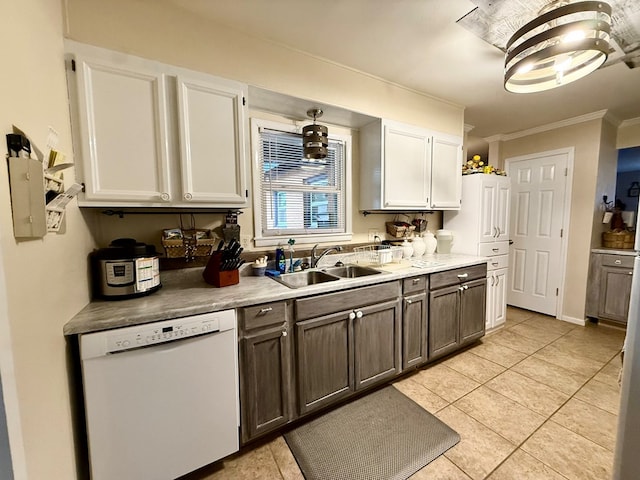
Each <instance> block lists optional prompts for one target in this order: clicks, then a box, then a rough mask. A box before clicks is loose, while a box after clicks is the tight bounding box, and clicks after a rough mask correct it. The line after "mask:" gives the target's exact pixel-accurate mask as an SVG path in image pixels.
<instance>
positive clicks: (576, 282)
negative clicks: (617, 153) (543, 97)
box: [500, 120, 615, 320]
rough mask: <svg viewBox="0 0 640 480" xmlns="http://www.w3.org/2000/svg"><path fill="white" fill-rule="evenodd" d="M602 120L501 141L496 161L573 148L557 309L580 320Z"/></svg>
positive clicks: (582, 316)
mask: <svg viewBox="0 0 640 480" xmlns="http://www.w3.org/2000/svg"><path fill="white" fill-rule="evenodd" d="M602 123H603V122H602V120H591V121H588V122H583V123H580V124H577V125H571V126H568V127H563V128H558V129H556V130H552V131H547V132H543V133H538V134H534V135H529V136H526V137H521V138H517V139H514V140H510V141H505V142H504V143H503V144H502V146H501V149H500V161H501V162H504V160H505V159H507V158H511V157H517V156H521V155H529V154H534V153H539V152H545V151H549V150H556V149H560V148H568V147H574V148H575V151H574V155H575V157H574V170H573V183H572V194H571V219H570V223H569V236H568V248H567V270H566V275H565V282H564V305H563V306H562V312H561V315H562V317H566V318H568V319H578V320H584V318H585V317H584V312H585V300H586V290H587V277H588V270H589V254H590V249H591V230H592V225H593V222H594V213H593V209H594V203H595V197H596V188H597V172H598V169H599V166H598V162H599V155H600V140H601V131H602ZM614 174H615V171H614ZM614 186H615V180H614Z"/></svg>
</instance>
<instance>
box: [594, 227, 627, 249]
mask: <svg viewBox="0 0 640 480" xmlns="http://www.w3.org/2000/svg"><path fill="white" fill-rule="evenodd" d="M634 240H635V235H634V234H633V233H631V232H628V231H626V230H622V231H619V232H616V231H613V232H604V233H603V234H602V245H603V246H604V247H605V248H633V243H634Z"/></svg>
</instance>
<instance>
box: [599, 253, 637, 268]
mask: <svg viewBox="0 0 640 480" xmlns="http://www.w3.org/2000/svg"><path fill="white" fill-rule="evenodd" d="M634 259H635V257H634V256H632V255H602V266H603V267H624V268H633V260H634Z"/></svg>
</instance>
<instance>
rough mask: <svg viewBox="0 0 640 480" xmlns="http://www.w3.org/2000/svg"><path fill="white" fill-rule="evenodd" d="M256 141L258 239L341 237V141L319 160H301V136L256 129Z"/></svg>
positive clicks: (342, 150)
mask: <svg viewBox="0 0 640 480" xmlns="http://www.w3.org/2000/svg"><path fill="white" fill-rule="evenodd" d="M259 142H260V143H259V154H258V157H259V158H258V174H259V175H260V186H259V188H260V192H259V195H260V199H261V217H262V218H261V220H262V222H261V223H262V236H264V237H271V236H278V235H285V236H287V235H288V236H292V235H300V234H319V235H322V234H328V233H344V232H345V191H344V190H345V188H344V178H345V145H344V142H342V141H340V140H335V139H331V138H330V139H329V147H328V155H327V157H326V158H323V159H320V160H319V159H306V158H303V154H302V136H301V135H300V134H294V133H289V132H282V131H278V130H272V129H268V128H265V127H261V128H260V129H259ZM256 193H257V192H256Z"/></svg>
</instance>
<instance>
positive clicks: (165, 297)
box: [63, 254, 488, 335]
mask: <svg viewBox="0 0 640 480" xmlns="http://www.w3.org/2000/svg"><path fill="white" fill-rule="evenodd" d="M422 260H426V261H433V262H438V263H440V264H441V265H438V266H432V267H427V268H418V267H413V266H411V264H410V263H409V262H407V261H403V263H402V264H387V265H384V266H382V267H375V268H377V269H378V270H381V271H382V272H383V273H382V274H380V275H371V276H365V277H359V278H352V279H351V278H344V279H341V280H338V281H335V282H327V283H322V284H317V285H310V286H307V287H303V288H298V289H291V288H289V287H286V286H285V285H282V284H280V283H278V282H276V281H274V280H272V279H271V278H269V277H254V276H250V275H251V272H250V271H251V266H250V265H245V266H244V267H243V268H242V270H241V276H240V283H238V284H237V285H231V286H228V287H223V288H216V287H214V286H212V285H209V284H207V283H206V282H205V281H204V280H203V278H202V271H203V270H204V269H203V268H187V269H182V270H169V271H163V272H161V274H160V278H161V281H162V288H161V289H160V290H158V291H157V292H154V293H152V294H150V295H147V296H144V297H138V298H131V299H127V300H94V301H92V302H91V303H89V304H88V305H87V306H86V307H84V308H83V309H82V310H81V311H80V312H79V313H78V314H77V315H75V316H74V317H73V318H72V319H71V320H70V321H69V322H67V323H66V324H65V326H64V330H63V331H64V334H65V335H77V334H83V333H90V332H96V331H100V330H108V329H112V328H119V327H126V326H132V325H140V324H143V323H150V322H156V321H160V320H169V319H172V318H179V317H186V316H189V315H198V314H202V313H208V312H213V311H218V310H226V309H231V308H237V307H244V306H248V305H255V304H260V303H266V302H274V301H278V300H287V299H292V298H300V297H306V296H309V295H317V294H320V293H329V292H335V291H339V290H345V289H350V288H355V287H362V286H366V285H374V284H377V283H383V282H389V281H392V280H398V279H401V278H406V277H411V276H416V275H424V274H429V273H436V272H440V271H444V270H450V269H453V268H458V267H467V266H470V265H476V264H479V263H485V262H486V261H487V260H488V259H487V258H486V257H477V256H472V255H460V254H443V255H438V254H434V255H425V256H424V257H422Z"/></svg>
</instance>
